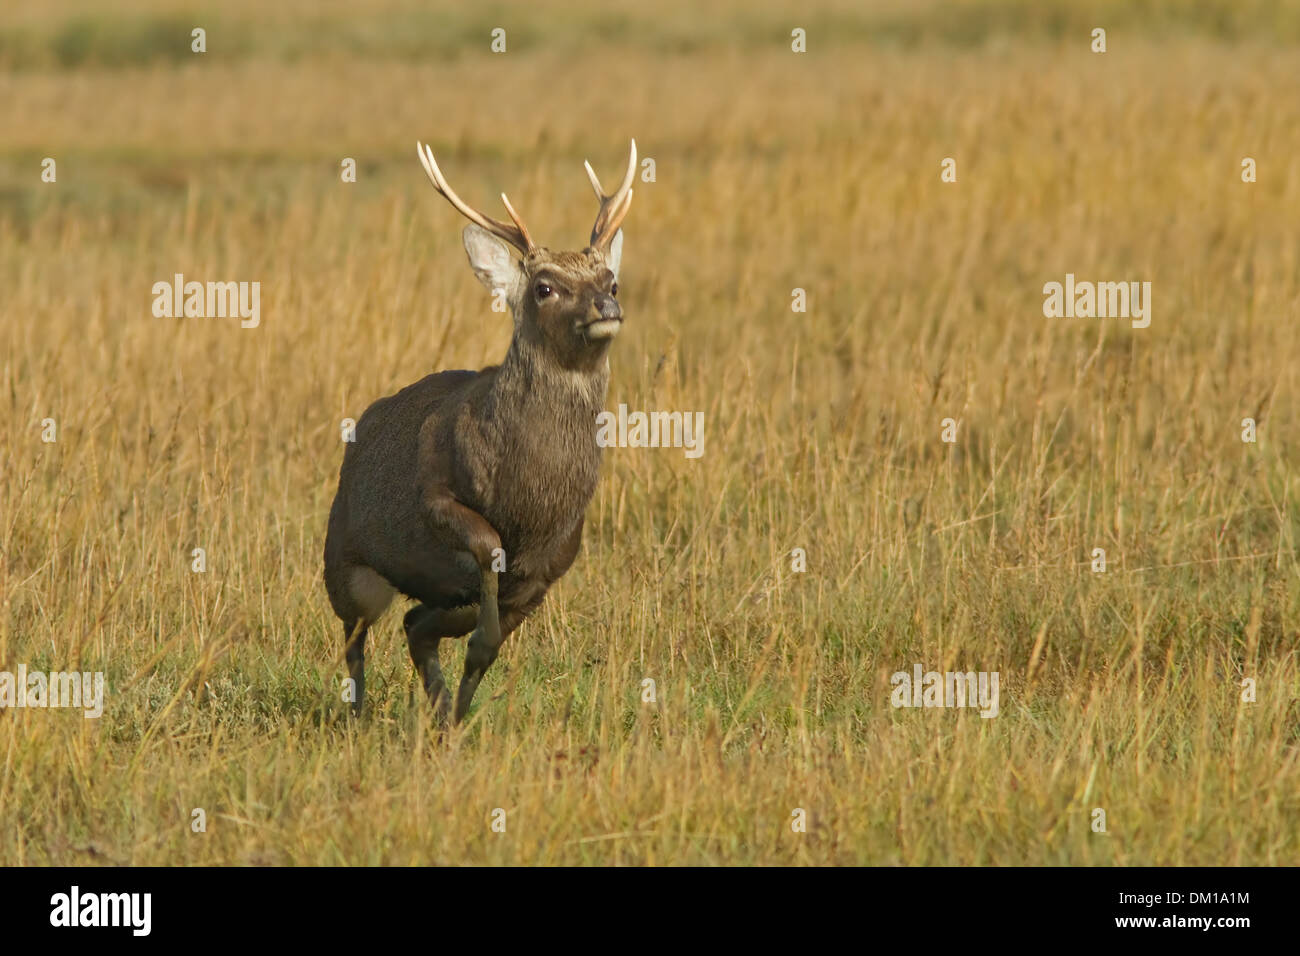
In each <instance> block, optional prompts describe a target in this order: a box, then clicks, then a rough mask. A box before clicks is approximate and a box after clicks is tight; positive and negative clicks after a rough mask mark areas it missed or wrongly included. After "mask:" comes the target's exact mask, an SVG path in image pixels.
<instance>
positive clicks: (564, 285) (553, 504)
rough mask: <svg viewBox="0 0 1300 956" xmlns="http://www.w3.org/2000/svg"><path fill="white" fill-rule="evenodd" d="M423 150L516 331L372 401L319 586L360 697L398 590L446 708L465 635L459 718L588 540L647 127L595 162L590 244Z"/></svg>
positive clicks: (437, 705) (442, 716)
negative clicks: (496, 347) (544, 235)
mask: <svg viewBox="0 0 1300 956" xmlns="http://www.w3.org/2000/svg"><path fill="white" fill-rule="evenodd" d="M416 148H417V150H418V152H419V156H420V162H421V163H422V164H423V165H424V171H425V172H426V173H428V174H429V179H430V180H431V181H432V182H433V188H434V189H436V190H437V191H438V192H439V193H440V194H442V197H443V198H444V199H446V200H447V201H448V202H449V203H451V204H452V206H454V207H455V208H456V209H457V210H459V211H460V213H461V214H462V215H463V216H465V218H467V219H468V220H469V221H470V225H468V226H466V227H465V233H464V242H465V251H466V252H467V253H469V264H470V267H471V268H472V269H473V270H474V274H475V275H476V276H478V278H479V280H480V281H482V283H483V284H484V285H485V286H487V287H488V289H490V290H493V291H494V293H495V291H496V290H504V293H505V296H506V300H507V302H508V303H509V306H510V311H511V314H512V315H513V317H514V337H513V338H512V339H511V341H510V348H509V350H508V351H507V352H506V357H505V358H504V359H503V360H502V362H501V364H500V365H493V366H489V367H488V368H485V369H483V370H482V371H479V372H472V371H446V372H438V373H437V374H434V375H429V376H426V377H425V378H423V379H421V380H420V381H418V382H416V383H415V384H414V385H408V386H407V387H406V388H404V389H402V390H401V391H400V392H398V393H397V394H396V395H390V396H389V397H387V398H381V399H380V400H379V401H377V402H375V403H374V404H373V405H371V406H370V407H369V408H368V409H367V410H366V412H365V414H364V415H362V416H361V420H360V421H359V422H357V427H356V436H355V441H354V442H352V443H350V444H349V445H348V446H347V449H346V451H345V452H344V455H343V467H342V469H341V470H340V472H339V489H338V493H337V494H336V495H335V496H334V505H333V507H332V508H331V509H330V519H329V530H328V532H327V533H326V536H325V587H326V589H327V590H328V591H329V598H330V604H331V605H332V606H333V607H334V612H335V613H336V614H337V615H338V616H339V617H340V618H341V619H342V621H343V638H344V641H345V642H346V657H347V662H348V674H349V676H350V677H351V678H352V680H353V681H354V682H355V692H356V698H355V700H354V701H353V710H354V711H355V712H360V710H361V704H362V700H363V697H364V694H365V645H366V631H367V629H368V628H369V627H370V625H372V624H374V623H375V621H377V620H378V619H379V617H380V615H382V614H383V613H384V610H385V609H386V608H387V607H388V605H389V603H390V602H391V601H392V599H393V596H394V595H395V594H396V593H397V592H399V591H400V592H401V593H403V594H405V595H407V596H408V597H411V598H414V599H415V600H416V601H418V602H419V603H418V604H416V605H415V606H414V607H412V608H411V609H410V610H409V611H408V612H407V613H406V617H405V619H404V621H403V626H404V627H405V630H406V640H407V644H408V646H409V647H410V652H411V660H412V662H413V663H414V664H415V669H416V671H417V672H418V673H419V675H420V677H421V678H422V679H423V681H424V688H425V690H426V691H427V692H428V695H429V700H430V701H431V702H432V704H433V706H434V709H435V711H436V712H437V715H438V719H439V722H440V723H443V724H445V723H446V721H447V712H448V709H449V707H450V701H449V697H448V693H447V687H446V684H445V683H444V682H443V677H442V668H441V667H440V665H439V662H438V644H439V642H440V641H441V640H442V639H443V638H444V637H461V636H463V635H465V634H470V638H469V646H468V647H467V649H466V651H465V673H464V676H463V677H462V678H461V682H460V688H459V689H458V690H457V692H456V711H455V719H456V722H457V723H459V722H460V721H461V720H463V719H464V717H465V715H466V713H467V712H468V711H469V705H470V701H471V700H473V698H474V691H475V690H476V689H477V688H478V685H479V681H481V680H482V679H483V674H484V673H485V672H486V671H487V669H488V668H489V667H490V666H491V665H492V662H493V661H494V660H495V659H496V656H497V652H498V651H499V650H500V648H501V644H502V642H503V641H504V640H505V639H506V638H507V637H509V636H510V633H511V632H512V631H513V630H514V629H515V628H517V627H518V626H519V625H520V623H521V622H522V621H523V620H524V618H525V617H526V616H527V615H528V613H529V612H531V611H532V610H533V609H534V608H536V607H537V606H538V605H539V604H540V603H541V601H542V598H543V597H544V596H545V594H546V592H547V589H549V588H550V586H551V585H552V584H553V583H554V582H555V581H556V580H557V579H558V578H559V577H560V575H562V574H564V572H565V571H567V570H568V568H569V565H570V564H572V563H573V559H574V557H576V555H577V553H578V547H579V544H580V542H581V539H582V522H583V513H584V512H585V511H586V509H587V503H588V502H589V501H590V500H591V496H592V493H593V492H594V491H595V489H596V479H597V474H598V472H599V468H600V448H599V446H597V444H596V415H597V414H598V413H599V412H600V411H601V410H602V409H603V407H604V402H605V391H606V387H607V386H608V383H609V359H608V352H609V344H610V342H611V341H613V339H614V336H615V335H617V334H618V331H619V328H620V327H621V325H622V322H623V313H622V310H621V309H620V308H619V305H618V302H617V301H616V299H615V297H616V296H617V295H618V281H617V280H618V267H619V260H620V258H621V255H622V249H623V234H622V232H621V231H620V229H619V226H620V224H621V223H622V222H623V218H624V217H625V216H626V215H627V211H628V207H629V206H630V205H631V203H632V177H633V174H634V173H635V171H636V141H635V140H633V142H632V148H631V154H630V156H629V157H628V164H627V174H626V175H625V176H624V177H623V182H622V183H621V184H620V185H619V187H618V188H617V189H616V190H614V192H613V193H611V194H609V195H606V194H605V192H604V190H603V189H602V188H601V185H600V181H599V180H598V179H597V178H596V174H595V173H594V172H593V171H592V168H591V165H590V164H589V163H588V164H587V175H588V177H589V178H590V180H591V185H592V188H593V189H595V191H596V196H597V198H598V199H599V200H600V210H599V212H598V213H597V214H596V224H595V226H594V227H593V228H592V230H591V244H590V245H589V246H588V247H587V248H586V249H583V250H582V251H581V252H552V251H551V250H549V249H545V248H542V247H540V246H538V245H537V244H536V243H534V242H533V240H532V237H531V236H529V234H528V230H527V228H525V226H524V223H523V220H521V219H520V218H519V216H518V214H517V213H516V212H515V210H514V207H513V206H511V205H510V200H508V199H507V198H506V196H505V194H504V193H502V195H501V201H502V202H503V203H505V207H506V212H508V213H509V214H510V219H511V220H512V221H513V225H511V224H509V223H505V222H501V221H499V220H496V219H492V218H490V217H488V216H485V215H483V214H482V213H480V212H478V211H476V210H475V209H472V208H471V207H470V206H468V205H467V204H466V203H465V202H464V201H463V200H461V198H460V197H459V196H457V195H456V193H455V192H454V191H453V190H452V188H451V186H449V185H448V184H447V180H446V179H445V178H444V177H443V175H442V170H440V169H439V168H438V164H437V162H436V161H435V160H434V158H433V153H432V151H430V149H429V147H428V146H424V145H421V144H418V143H417V144H416ZM502 240H504V241H502ZM507 244H508V245H509V246H513V247H514V248H515V249H517V250H518V251H519V252H520V253H521V254H522V259H516V258H515V257H514V256H513V255H512V254H511V253H510V251H509V248H508V247H507ZM498 549H500V550H498ZM503 562H504V570H499V569H501V568H502V566H503ZM471 631H472V632H473V633H470V632H471Z"/></svg>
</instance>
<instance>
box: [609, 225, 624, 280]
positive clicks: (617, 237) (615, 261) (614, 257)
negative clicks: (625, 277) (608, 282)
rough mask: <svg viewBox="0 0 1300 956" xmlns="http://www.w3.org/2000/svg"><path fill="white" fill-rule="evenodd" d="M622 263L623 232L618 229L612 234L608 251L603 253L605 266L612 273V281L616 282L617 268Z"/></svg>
mask: <svg viewBox="0 0 1300 956" xmlns="http://www.w3.org/2000/svg"><path fill="white" fill-rule="evenodd" d="M622 261H623V230H622V229H620V230H619V231H618V232H616V233H614V238H613V239H611V240H610V243H609V250H608V251H607V252H606V253H605V265H607V266H609V271H610V272H612V273H614V281H616V282H617V281H618V267H619V264H620V263H622Z"/></svg>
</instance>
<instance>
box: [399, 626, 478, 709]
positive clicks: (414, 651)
mask: <svg viewBox="0 0 1300 956" xmlns="http://www.w3.org/2000/svg"><path fill="white" fill-rule="evenodd" d="M477 621H478V606H477V605H473V604H471V605H467V606H465V607H455V608H440V607H430V606H429V605H427V604H417V605H416V606H415V607H413V608H411V609H410V610H409V611H407V612H406V617H405V618H404V619H403V621H402V627H403V628H404V629H405V631H406V645H407V649H408V650H409V651H410V652H411V663H412V664H414V665H415V672H416V673H417V674H419V675H420V680H421V681H422V682H423V683H424V692H425V693H426V694H428V695H429V703H430V704H432V705H433V709H434V711H435V713H437V715H438V722H439V723H440V724H443V725H446V723H447V716H448V712H449V711H450V710H451V696H450V694H449V693H448V691H447V684H446V682H445V681H444V680H443V677H442V664H441V663H440V662H439V660H438V644H439V643H441V641H442V639H443V638H444V637H463V636H464V635H466V634H468V633H469V632H470V631H472V630H473V629H474V625H475V623H476V622H477Z"/></svg>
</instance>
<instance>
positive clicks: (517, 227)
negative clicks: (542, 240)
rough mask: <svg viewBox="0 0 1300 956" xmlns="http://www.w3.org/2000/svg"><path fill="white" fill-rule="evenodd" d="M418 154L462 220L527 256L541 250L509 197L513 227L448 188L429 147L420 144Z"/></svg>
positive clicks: (504, 199)
mask: <svg viewBox="0 0 1300 956" xmlns="http://www.w3.org/2000/svg"><path fill="white" fill-rule="evenodd" d="M415 151H416V153H417V154H418V155H419V157H420V165H421V166H423V167H424V171H425V173H426V174H427V175H428V177H429V181H430V182H431V183H433V188H434V189H436V190H438V192H439V193H441V195H442V198H443V199H445V200H447V202H449V203H451V204H452V206H454V207H455V208H456V211H457V212H459V213H460V214H461V215H462V216H464V217H465V218H466V219H468V220H469V221H470V222H472V223H474V224H475V225H478V226H482V227H483V228H484V229H486V230H487V231H488V232H490V233H492V234H493V235H494V236H498V237H500V238H502V239H504V240H505V241H506V242H508V243H510V244H511V245H512V246H514V247H515V248H516V249H518V250H519V251H520V252H522V253H524V254H525V255H527V254H528V253H529V252H532V251H533V250H534V249H536V248H537V246H536V244H534V242H533V239H532V237H531V236H530V235H529V234H528V229H527V228H526V227H525V226H524V222H523V220H522V219H520V218H519V214H518V213H516V212H515V210H514V207H513V206H511V205H510V200H508V199H506V194H505V193H502V194H501V199H502V201H504V202H505V204H506V212H508V213H510V218H511V219H513V220H514V223H515V224H514V225H513V226H511V225H509V224H508V223H504V222H501V221H500V220H498V219H493V218H492V217H491V216H485V215H483V213H481V212H479V211H478V210H477V209H474V208H473V207H472V206H470V205H469V204H468V203H467V202H465V201H464V200H463V199H461V198H460V197H459V196H457V195H456V191H455V190H454V189H452V188H451V186H450V185H449V184H448V182H447V177H445V176H444V175H443V174H442V170H441V169H439V168H438V161H437V160H436V159H434V158H433V150H431V149H430V148H429V147H428V146H426V145H424V144H423V143H421V142H419V141H418V140H417V141H416V144H415Z"/></svg>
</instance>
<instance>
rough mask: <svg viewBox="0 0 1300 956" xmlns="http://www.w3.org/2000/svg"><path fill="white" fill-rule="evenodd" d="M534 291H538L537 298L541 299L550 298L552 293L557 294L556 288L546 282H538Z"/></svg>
mask: <svg viewBox="0 0 1300 956" xmlns="http://www.w3.org/2000/svg"><path fill="white" fill-rule="evenodd" d="M534 291H535V292H536V293H537V298H539V299H549V298H550V297H551V296H552V295H554V294H555V290H554V289H552V288H551V287H550V286H549V285H547V284H546V283H545V282H539V283H537V288H536V289H535V290H534Z"/></svg>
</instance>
